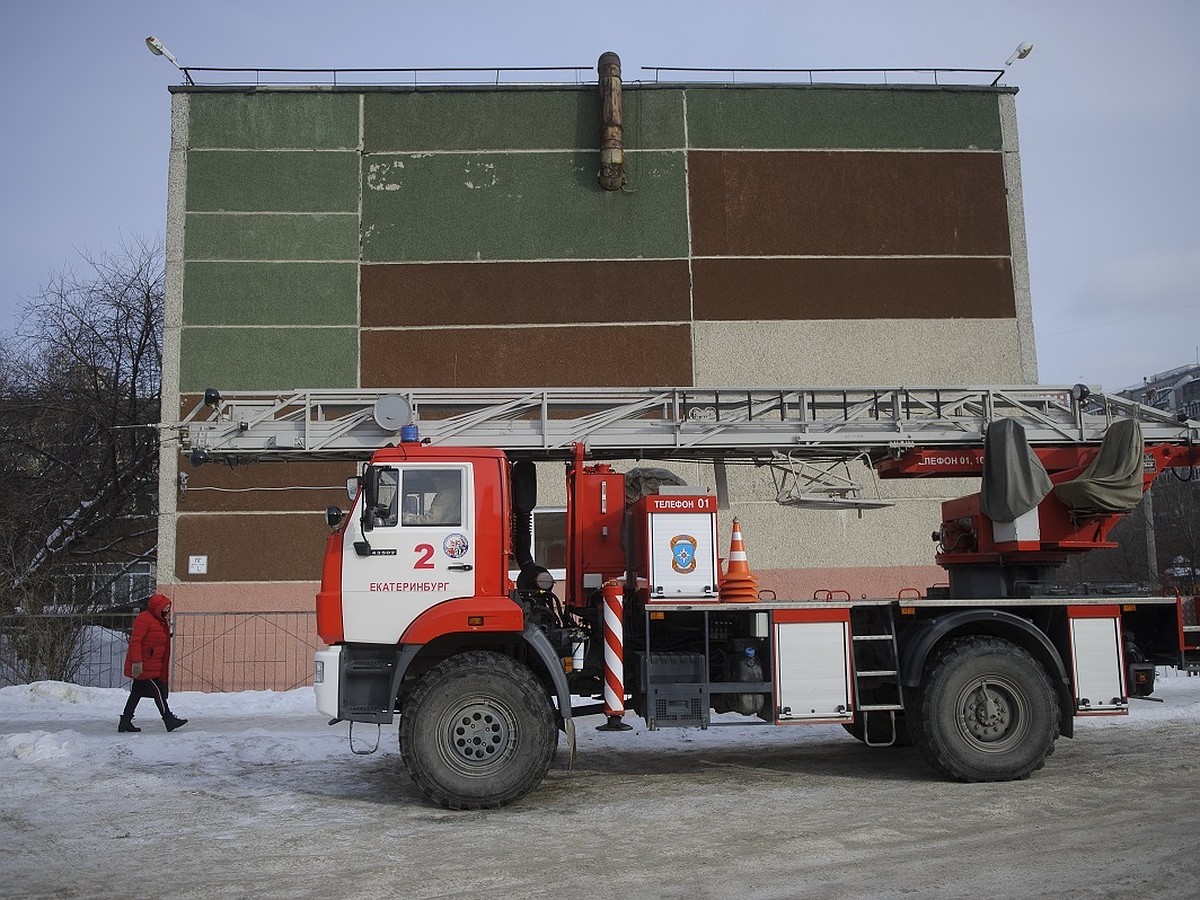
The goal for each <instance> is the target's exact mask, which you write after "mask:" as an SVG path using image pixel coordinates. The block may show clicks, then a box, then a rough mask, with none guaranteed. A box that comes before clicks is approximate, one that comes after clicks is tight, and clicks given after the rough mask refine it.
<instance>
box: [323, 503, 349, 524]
mask: <svg viewBox="0 0 1200 900" xmlns="http://www.w3.org/2000/svg"><path fill="white" fill-rule="evenodd" d="M345 515H346V514H345V513H344V512H342V511H341V510H340V509H338V508H337V507H336V506H330V507H326V509H325V524H327V525H328V526H329V527H330V528H336V527H337V526H338V525H340V524H341V521H342V518H343V517H344V516H345Z"/></svg>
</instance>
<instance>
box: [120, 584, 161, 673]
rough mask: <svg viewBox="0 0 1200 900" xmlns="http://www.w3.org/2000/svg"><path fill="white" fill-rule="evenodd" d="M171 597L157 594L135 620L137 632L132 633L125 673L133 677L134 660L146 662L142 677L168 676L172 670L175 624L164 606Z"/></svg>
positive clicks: (143, 665) (126, 656)
mask: <svg viewBox="0 0 1200 900" xmlns="http://www.w3.org/2000/svg"><path fill="white" fill-rule="evenodd" d="M170 602H171V599H170V598H169V597H167V596H166V595H165V594H155V595H154V596H153V597H151V598H150V602H149V603H147V604H146V608H145V609H144V610H143V611H142V612H140V613H138V616H137V618H136V619H134V620H133V633H132V634H131V635H130V636H129V651H128V652H127V653H126V654H125V676H126V677H127V678H132V677H133V664H134V663H139V662H140V663H141V664H142V674H141V675H139V676H138V680H139V681H145V680H147V679H150V678H159V679H161V680H163V681H166V680H167V676H168V675H169V674H170V672H171V627H170V625H168V624H167V620H166V617H165V616H164V615H163V610H164V609H165V608H166V607H167V606H168V605H169V604H170Z"/></svg>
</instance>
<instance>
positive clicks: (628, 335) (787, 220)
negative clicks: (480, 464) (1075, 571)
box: [160, 85, 1036, 609]
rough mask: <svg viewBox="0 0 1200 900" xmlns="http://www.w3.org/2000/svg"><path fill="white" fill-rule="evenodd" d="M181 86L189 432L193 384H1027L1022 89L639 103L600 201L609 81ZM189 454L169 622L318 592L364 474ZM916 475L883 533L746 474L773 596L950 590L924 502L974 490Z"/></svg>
mask: <svg viewBox="0 0 1200 900" xmlns="http://www.w3.org/2000/svg"><path fill="white" fill-rule="evenodd" d="M173 90H174V106H173V142H172V167H171V185H170V209H169V216H168V219H169V229H168V231H169V233H168V314H167V335H166V347H167V359H166V361H165V363H164V372H165V376H166V377H165V386H164V395H165V396H167V397H178V399H179V408H180V411H181V414H183V413H185V412H186V411H187V410H189V409H191V408H192V406H194V405H195V402H196V400H197V397H198V395H199V393H200V392H202V391H203V389H204V388H206V387H210V386H211V387H217V388H220V389H221V390H224V391H236V390H274V389H281V390H284V389H293V388H357V387H361V388H378V387H422V386H439V387H440V386H526V385H529V386H643V385H687V384H694V385H704V386H718V385H732V386H767V385H772V386H773V385H789V386H802V385H812V386H817V385H863V384H899V383H903V384H907V385H913V386H915V385H920V384H1015V383H1027V382H1031V381H1035V380H1036V371H1035V362H1034V358H1035V357H1034V349H1033V335H1032V314H1031V309H1030V303H1029V285H1028V269H1027V264H1026V259H1025V244H1024V226H1023V216H1022V211H1021V206H1020V202H1021V200H1020V167H1019V156H1018V148H1017V143H1016V126H1015V109H1014V104H1013V99H1014V98H1013V93H1012V92H1011V90H1009V89H1004V88H969V89H968V88H935V87H913V88H903V87H857V86H844V87H811V86H797V85H787V86H757V85H756V86H745V87H720V86H696V87H693V86H687V87H683V86H659V85H655V86H632V85H626V87H625V91H624V101H625V102H624V107H625V146H626V173H627V176H628V184H627V186H626V189H625V190H623V191H619V192H613V193H608V192H605V191H603V190H601V189H600V188H599V186H598V185H597V183H596V177H595V176H596V170H597V168H598V151H597V143H598V132H599V115H600V102H599V96H598V92H597V90H596V88H594V87H586V88H555V89H517V88H501V89H495V88H490V89H415V90H414V89H395V88H388V89H372V88H348V89H333V90H330V89H321V90H315V89H305V90H296V89H290V90H282V89H276V90H269V89H259V90H245V89H237V90H230V89H204V88H182V87H181V88H175V89H173ZM177 461H178V455H177V453H176V452H175V449H174V448H172V447H166V448H165V449H164V455H163V467H162V468H163V480H162V487H163V491H162V517H161V531H160V552H161V555H162V562H161V565H160V573H161V576H160V577H161V578H162V581H163V582H164V583H165V584H167V585H169V586H172V589H173V592H174V594H175V596H176V607H177V608H180V609H183V608H218V607H219V608H228V604H229V603H230V602H233V601H232V600H231V598H237V602H238V603H252V604H258V606H257V607H256V608H268V606H264V605H263V604H269V605H271V606H280V605H283V606H285V607H286V608H300V607H303V606H308V605H311V600H312V594H313V591H314V590H315V580H316V579H317V577H318V576H319V566H320V559H321V548H322V545H323V540H324V533H325V530H326V529H325V526H324V524H323V521H322V517H321V515H320V512H319V511H321V510H323V509H324V508H325V506H326V505H328V504H329V503H338V502H341V503H342V504H343V505H344V503H345V501H344V492H343V488H342V483H343V482H344V478H345V475H346V474H347V473H348V469H349V467H347V466H344V465H334V464H315V465H287V466H283V465H279V464H260V465H255V466H249V467H242V468H238V469H232V470H230V469H227V468H221V467H217V466H207V467H204V468H201V469H195V470H190V471H187V472H186V474H187V476H188V478H187V489H186V491H183V492H181V491H180V485H179V481H178V479H177V472H178V469H177ZM691 477H693V478H694V480H695V481H696V482H697V483H698V484H699V485H700V486H709V485H711V484H712V482H713V481H714V480H715V473H712V472H711V470H708V469H705V468H704V467H693V475H692V476H691ZM905 487H907V488H908V490H906V491H905V494H904V496H905V499H899V500H898V505H897V506H896V507H895V508H893V509H891V510H886V511H884V512H882V513H870V514H867V515H868V516H869V518H868V517H863V518H860V517H858V516H857V514H855V513H823V514H816V513H807V512H805V513H798V512H796V511H794V510H782V509H779V508H778V507H777V506H776V505H775V504H774V502H773V499H772V497H773V495H772V494H771V492H770V489H769V482H768V481H767V480H765V476H764V475H763V474H762V473H761V472H760V473H756V474H755V473H751V474H739V473H734V475H733V476H732V478H731V480H730V499H731V512H733V513H737V514H738V515H740V516H741V517H742V519H743V524H744V525H746V532H747V540H748V542H749V543H750V552H751V562H752V564H755V565H756V567H757V568H760V569H763V570H768V571H766V573H765V578H766V581H767V583H768V584H770V585H774V586H777V587H778V588H779V589H780V590H785V591H787V592H788V593H790V594H793V595H804V594H805V593H811V589H813V588H812V585H813V584H814V583H817V586H818V587H820V586H826V587H835V588H842V589H848V590H853V591H854V592H855V593H862V592H871V593H881V592H883V593H888V594H891V593H894V590H893V589H891V588H889V585H892V582H896V585H893V587H895V586H904V587H907V586H917V587H923V586H925V585H926V584H928V583H931V582H932V581H937V580H941V579H940V577H939V570H938V569H936V567H933V566H932V565H931V564H930V562H929V561H930V559H931V557H932V548H931V545H929V544H928V533H929V531H930V530H931V529H932V528H933V526H934V525H935V524H936V523H937V521H939V519H938V517H937V503H938V502H939V501H940V499H942V498H943V497H944V496H953V495H956V494H959V493H963V492H966V491H967V490H970V489H972V487H971V486H970V485H965V484H963V483H960V482H954V483H947V482H938V483H936V484H934V485H932V486H930V485H924V484H922V485H920V486H919V487H920V490H919V491H918V494H919V496H916V497H913V496H911V494H912V491H911V485H907V486H905ZM559 490H560V489H559ZM895 490H896V489H895V488H894V487H892V492H893V493H895ZM555 492H556V488H555V487H550V488H549V489H548V491H547V496H546V497H545V498H544V501H543V502H547V503H554V502H555V496H556V493H555ZM723 519H724V520H725V521H723V527H724V526H725V525H727V524H728V522H727V517H726V515H725V514H724V513H723ZM917 535H921V536H923V541H924V543H921V542H920V541H918V540H917V538H916V536H917ZM756 546H757V547H758V553H759V555H758V556H757V558H756V557H755V555H754V554H755V547H756ZM195 555H203V556H206V557H207V561H208V571H207V573H205V574H203V575H196V574H189V573H188V559H189V557H191V556H195ZM289 604H291V605H293V606H289Z"/></svg>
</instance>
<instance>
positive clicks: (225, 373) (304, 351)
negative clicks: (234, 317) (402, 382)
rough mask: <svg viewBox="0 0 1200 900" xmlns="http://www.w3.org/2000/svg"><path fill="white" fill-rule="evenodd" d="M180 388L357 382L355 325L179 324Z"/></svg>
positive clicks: (336, 385)
mask: <svg viewBox="0 0 1200 900" xmlns="http://www.w3.org/2000/svg"><path fill="white" fill-rule="evenodd" d="M179 359H180V374H179V389H180V392H181V393H196V392H199V391H203V390H204V389H205V388H208V387H215V388H219V389H221V390H224V391H258V390H263V391H275V390H290V389H294V388H354V387H357V386H358V329H356V328H184V329H183V334H182V337H181V349H180V354H179Z"/></svg>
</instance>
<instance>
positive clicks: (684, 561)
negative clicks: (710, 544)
mask: <svg viewBox="0 0 1200 900" xmlns="http://www.w3.org/2000/svg"><path fill="white" fill-rule="evenodd" d="M671 568H672V569H674V570H675V571H676V572H678V573H680V574H681V575H686V574H688V573H689V572H694V571H695V570H696V539H695V538H694V537H692V536H691V535H690V534H677V535H675V537H673V538H671Z"/></svg>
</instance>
